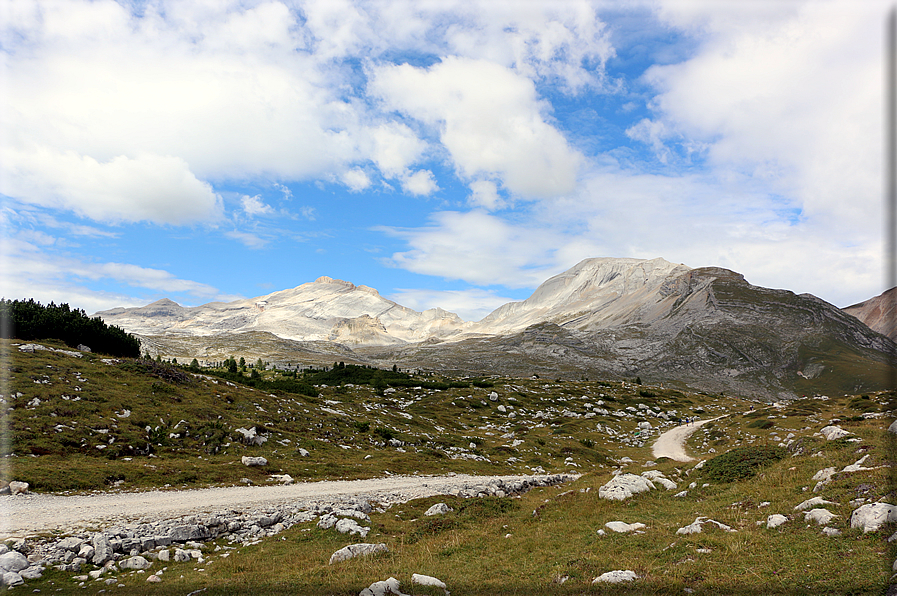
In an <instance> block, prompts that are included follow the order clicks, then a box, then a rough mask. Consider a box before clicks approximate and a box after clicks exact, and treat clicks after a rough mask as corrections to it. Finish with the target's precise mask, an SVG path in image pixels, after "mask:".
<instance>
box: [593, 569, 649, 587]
mask: <svg viewBox="0 0 897 596" xmlns="http://www.w3.org/2000/svg"><path fill="white" fill-rule="evenodd" d="M637 579H638V576H637V575H636V574H635V571H629V570H626V571H620V570H617V571H608V572H607V573H602V574H601V575H599V576H598V577H596V578H595V579H593V580H592V583H593V584H602V583H605V584H621V583H623V582H631V581H634V580H637Z"/></svg>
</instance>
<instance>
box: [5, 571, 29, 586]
mask: <svg viewBox="0 0 897 596" xmlns="http://www.w3.org/2000/svg"><path fill="white" fill-rule="evenodd" d="M0 579H2V585H4V586H9V587H10V588H11V587H13V586H21V585H22V584H24V583H25V580H24V579H22V576H21V575H19V574H18V573H16V572H15V571H6V572H4V573H3V576H2V578H0Z"/></svg>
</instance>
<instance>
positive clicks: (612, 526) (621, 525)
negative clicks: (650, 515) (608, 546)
mask: <svg viewBox="0 0 897 596" xmlns="http://www.w3.org/2000/svg"><path fill="white" fill-rule="evenodd" d="M604 527H605V528H607V529H608V530H612V531H614V532H617V533H619V534H626V533H628V532H635V531H636V530H641V529H642V528H644V527H645V524H641V523H638V522H636V523H634V524H627V523H626V522H622V521H610V522H607V523H606V524H604Z"/></svg>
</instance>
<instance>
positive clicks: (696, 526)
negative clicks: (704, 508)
mask: <svg viewBox="0 0 897 596" xmlns="http://www.w3.org/2000/svg"><path fill="white" fill-rule="evenodd" d="M704 524H713V525H715V526H716V527H717V528H719V529H720V530H725V531H726V532H734V531H735V530H734V529H732V528H731V527H729V526H727V525H726V524H724V523H720V522H718V521H716V520H713V519H707V518H706V517H698V518H696V519H695V521H693V522H691V523H690V524H688V525H687V526H685V527H683V528H679V529H678V530H676V533H677V534H700V533H701V532H702V526H703V525H704Z"/></svg>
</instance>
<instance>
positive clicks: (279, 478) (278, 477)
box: [265, 462, 293, 486]
mask: <svg viewBox="0 0 897 596" xmlns="http://www.w3.org/2000/svg"><path fill="white" fill-rule="evenodd" d="M265 463H267V462H265ZM271 479H272V480H274V481H275V482H279V483H281V484H284V485H287V486H288V485H290V484H293V477H292V476H290V475H289V474H271Z"/></svg>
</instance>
